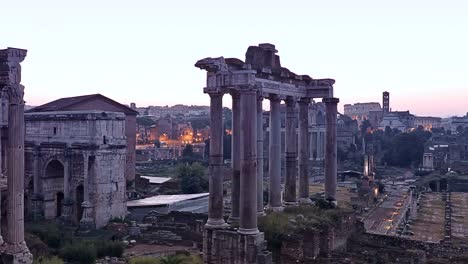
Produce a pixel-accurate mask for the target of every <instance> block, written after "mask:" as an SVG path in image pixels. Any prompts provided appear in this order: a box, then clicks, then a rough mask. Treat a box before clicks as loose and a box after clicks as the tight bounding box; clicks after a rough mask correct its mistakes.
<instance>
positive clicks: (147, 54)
mask: <svg viewBox="0 0 468 264" xmlns="http://www.w3.org/2000/svg"><path fill="white" fill-rule="evenodd" d="M467 8H468V2H465V1H461V0H460V1H450V2H444V3H442V2H440V1H433V0H432V1H431V0H430V1H422V0H418V1H411V3H408V1H402V0H398V1H391V2H383V1H370V0H366V1H352V2H350V1H344V0H342V1H333V2H332V1H327V2H325V1H295V2H288V3H285V2H282V1H255V2H252V1H236V2H225V3H223V2H221V1H196V2H194V1H181V2H163V3H157V2H154V1H147V0H144V1H138V2H133V3H129V2H127V1H110V0H103V1H98V2H97V1H89V0H83V1H80V2H63V1H58V0H46V1H40V2H39V1H24V2H13V1H11V2H6V3H3V4H2V11H3V12H2V17H1V18H0V20H1V21H2V24H3V25H6V26H4V27H2V28H0V36H2V39H1V40H0V41H1V42H0V48H6V47H16V48H24V49H27V50H28V56H27V57H26V59H25V61H24V62H23V64H22V66H23V67H22V69H23V84H24V85H25V87H26V91H25V99H26V101H27V103H28V104H29V105H40V104H43V103H46V102H49V101H52V100H55V99H58V98H61V97H69V96H77V95H83V94H92V93H101V94H103V95H105V96H108V97H110V98H112V99H114V100H117V101H119V102H121V103H124V104H129V103H130V102H135V103H136V104H137V106H147V105H174V104H188V105H191V104H193V105H208V104H209V97H208V96H207V95H205V94H203V91H202V88H203V86H204V83H205V77H206V75H205V72H204V71H200V70H199V69H197V68H195V67H194V66H193V65H194V63H195V62H196V61H197V60H198V59H201V58H205V57H216V56H224V57H237V58H239V59H242V60H244V54H245V51H246V50H247V47H248V46H249V45H257V44H259V43H264V42H269V43H272V44H275V45H276V48H277V50H278V51H279V52H278V55H280V56H281V63H282V66H283V67H287V68H288V69H290V70H291V71H293V72H295V73H297V74H308V75H310V76H311V77H313V78H333V79H335V80H336V84H335V86H334V87H335V89H334V90H335V95H336V97H339V98H340V107H339V109H340V111H342V109H343V105H344V104H348V103H350V104H354V103H358V102H361V103H362V102H380V103H381V97H382V92H383V91H389V92H390V96H391V98H390V103H391V108H392V109H393V110H399V111H405V110H410V111H411V113H413V114H416V115H423V116H441V117H446V116H453V115H458V116H462V115H465V114H466V113H467V112H468V108H466V102H465V101H466V99H467V98H468V79H467V78H466V77H465V76H466V69H468V67H467V66H468V65H467V64H468V51H467V47H468V37H467V36H466V34H465V32H467V29H468V17H467V16H465V11H466V10H468V9H467ZM227 97H228V96H226V100H225V106H227V107H230V105H229V104H230V103H229V99H228V98H227ZM264 106H265V105H264Z"/></svg>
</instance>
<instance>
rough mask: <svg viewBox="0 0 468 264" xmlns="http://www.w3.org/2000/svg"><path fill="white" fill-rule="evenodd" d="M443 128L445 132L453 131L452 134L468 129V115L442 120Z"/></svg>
mask: <svg viewBox="0 0 468 264" xmlns="http://www.w3.org/2000/svg"><path fill="white" fill-rule="evenodd" d="M441 127H443V128H444V129H445V130H451V131H452V132H455V131H457V129H460V128H461V129H464V128H466V127H468V113H467V114H466V115H465V116H462V117H458V116H453V117H449V118H443V119H442V120H441Z"/></svg>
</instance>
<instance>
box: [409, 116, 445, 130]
mask: <svg viewBox="0 0 468 264" xmlns="http://www.w3.org/2000/svg"><path fill="white" fill-rule="evenodd" d="M441 121H442V118H440V117H433V116H415V117H414V127H415V128H418V127H419V126H422V127H423V128H424V130H431V129H432V128H439V127H440V126H441Z"/></svg>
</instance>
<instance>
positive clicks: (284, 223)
mask: <svg viewBox="0 0 468 264" xmlns="http://www.w3.org/2000/svg"><path fill="white" fill-rule="evenodd" d="M259 229H260V230H261V231H262V232H264V233H265V239H266V240H267V241H268V245H270V246H271V247H273V248H274V249H279V248H281V242H282V238H283V236H284V235H287V234H288V233H289V231H290V226H289V217H288V215H286V214H283V213H270V214H268V215H266V216H265V217H262V218H260V220H259Z"/></svg>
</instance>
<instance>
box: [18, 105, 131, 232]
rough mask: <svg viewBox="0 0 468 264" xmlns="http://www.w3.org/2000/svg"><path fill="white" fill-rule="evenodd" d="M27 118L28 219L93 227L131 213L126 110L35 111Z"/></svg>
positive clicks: (26, 179)
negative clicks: (127, 189)
mask: <svg viewBox="0 0 468 264" xmlns="http://www.w3.org/2000/svg"><path fill="white" fill-rule="evenodd" d="M25 122H26V138H25V188H26V191H25V200H26V208H27V210H26V212H29V215H27V217H31V218H33V219H41V218H45V219H54V218H58V219H60V220H61V221H63V222H65V223H67V224H75V225H78V224H79V225H80V226H81V228H84V229H91V228H94V227H97V228H99V227H102V226H104V225H105V224H107V222H108V221H109V220H110V219H112V218H114V217H124V216H125V215H126V213H127V207H126V195H125V194H126V179H125V165H126V163H125V161H126V154H127V153H126V150H127V140H126V137H125V127H126V124H125V115H124V114H123V113H118V112H103V111H57V112H33V113H27V114H25ZM29 209H30V210H29Z"/></svg>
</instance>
